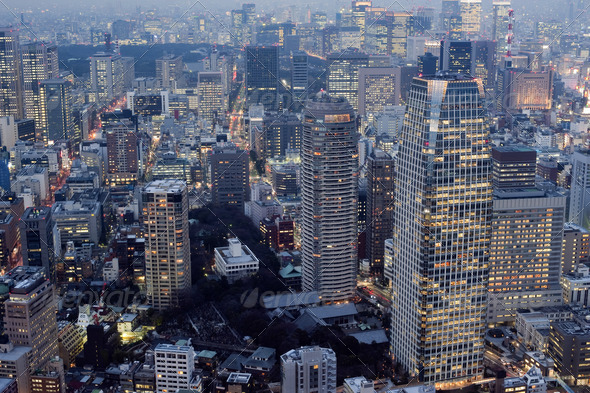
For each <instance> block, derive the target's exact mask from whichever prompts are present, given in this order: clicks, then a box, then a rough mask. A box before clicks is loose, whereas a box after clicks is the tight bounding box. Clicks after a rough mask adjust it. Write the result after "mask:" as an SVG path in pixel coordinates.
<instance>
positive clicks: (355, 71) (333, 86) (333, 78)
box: [328, 51, 369, 110]
mask: <svg viewBox="0 0 590 393" xmlns="http://www.w3.org/2000/svg"><path fill="white" fill-rule="evenodd" d="M368 65H369V55H366V54H364V53H356V52H352V51H351V52H345V53H334V54H331V55H328V92H329V93H330V95H332V96H340V97H344V98H346V100H347V101H348V102H349V103H350V105H352V108H353V109H354V110H358V88H359V69H360V68H362V67H367V66H368Z"/></svg>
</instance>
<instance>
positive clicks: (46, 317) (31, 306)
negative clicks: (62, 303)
mask: <svg viewBox="0 0 590 393" xmlns="http://www.w3.org/2000/svg"><path fill="white" fill-rule="evenodd" d="M5 278H12V279H13V280H14V281H15V282H16V284H15V286H14V287H13V288H11V290H10V298H9V299H8V300H6V302H5V303H4V308H5V311H6V315H5V317H4V324H5V328H6V334H7V335H8V338H9V339H10V341H11V342H12V343H13V344H14V345H24V346H28V347H31V348H32V353H31V356H30V361H31V364H30V366H31V369H32V370H36V369H42V368H44V367H45V366H47V365H48V363H49V361H50V360H51V358H54V357H56V356H58V348H57V319H56V314H55V313H56V306H57V304H56V302H55V295H54V292H53V284H51V282H50V281H49V279H48V278H47V273H46V272H45V270H44V268H42V267H31V266H19V267H16V268H14V269H12V270H11V271H10V272H8V273H7V275H6V276H5Z"/></svg>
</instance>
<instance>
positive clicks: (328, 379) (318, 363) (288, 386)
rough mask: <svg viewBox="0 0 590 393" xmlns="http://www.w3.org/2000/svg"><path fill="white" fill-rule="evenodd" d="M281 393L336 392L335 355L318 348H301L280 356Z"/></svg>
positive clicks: (330, 351) (328, 350)
mask: <svg viewBox="0 0 590 393" xmlns="http://www.w3.org/2000/svg"><path fill="white" fill-rule="evenodd" d="M281 375H282V381H281V388H282V391H283V393H300V392H317V393H330V392H335V391H336V354H335V353H334V351H333V350H331V349H328V348H320V347H301V348H298V349H292V350H290V351H289V352H287V353H285V354H283V355H281Z"/></svg>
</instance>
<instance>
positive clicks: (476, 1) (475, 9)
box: [459, 0, 481, 35]
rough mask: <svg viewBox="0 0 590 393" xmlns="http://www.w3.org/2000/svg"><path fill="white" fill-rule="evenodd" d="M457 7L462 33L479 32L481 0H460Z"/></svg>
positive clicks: (472, 33)
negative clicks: (459, 13)
mask: <svg viewBox="0 0 590 393" xmlns="http://www.w3.org/2000/svg"><path fill="white" fill-rule="evenodd" d="M459 9H460V12H461V30H462V31H463V34H466V35H477V34H479V31H480V29H481V0H460V1H459Z"/></svg>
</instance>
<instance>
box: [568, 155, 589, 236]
mask: <svg viewBox="0 0 590 393" xmlns="http://www.w3.org/2000/svg"><path fill="white" fill-rule="evenodd" d="M567 221H568V222H573V223H574V224H577V225H579V226H581V227H584V228H586V229H590V150H578V151H576V152H574V155H573V157H572V185H571V190H570V210H569V217H568V220H567Z"/></svg>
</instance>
